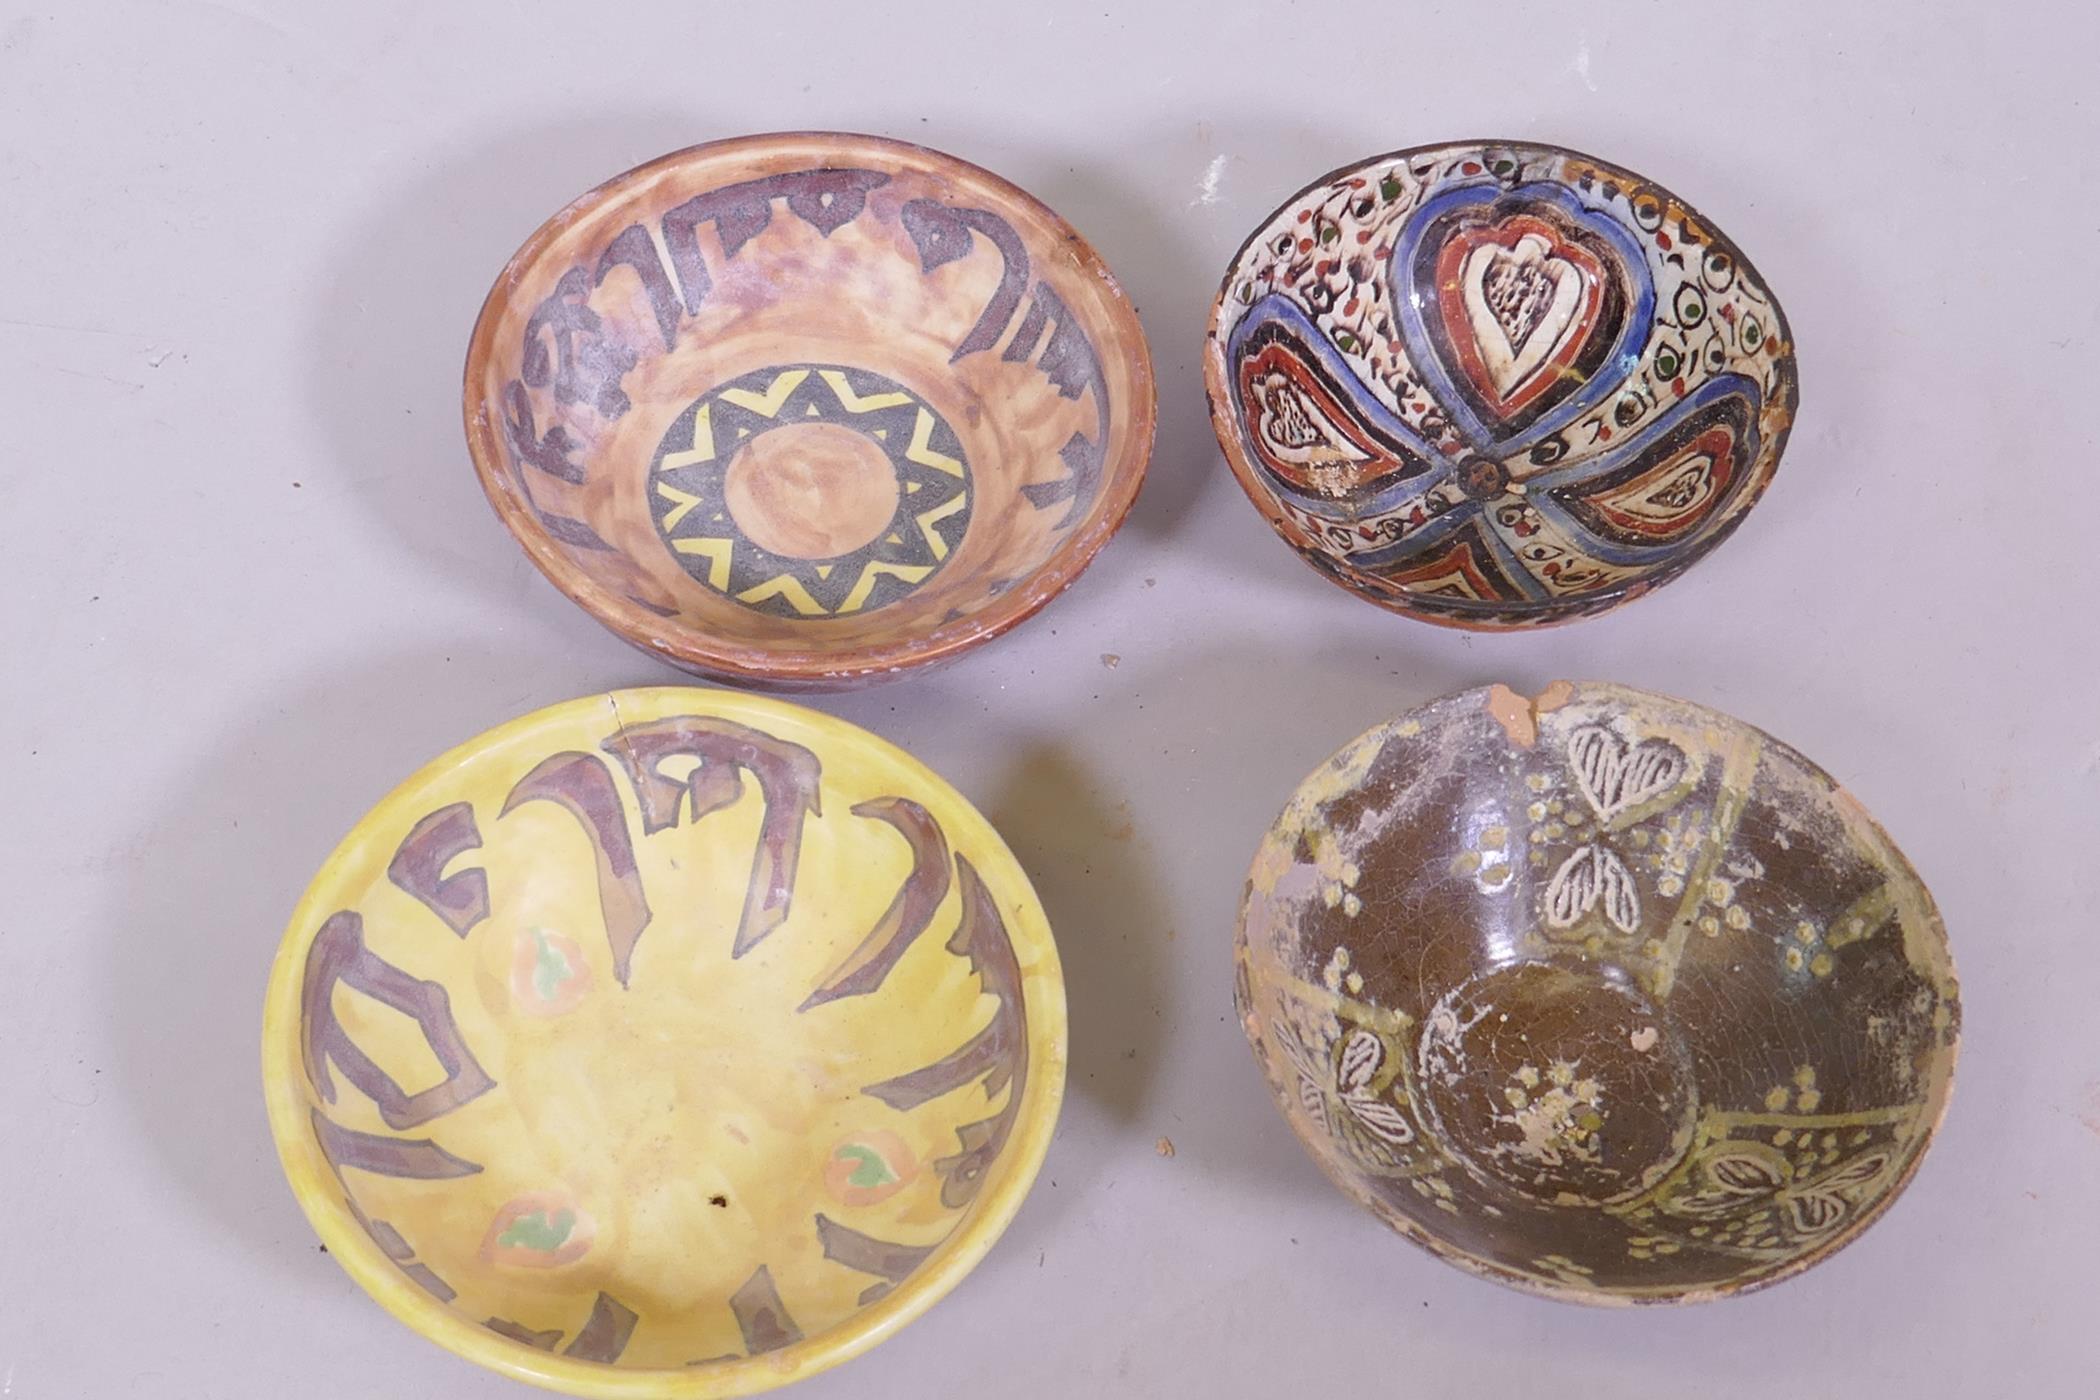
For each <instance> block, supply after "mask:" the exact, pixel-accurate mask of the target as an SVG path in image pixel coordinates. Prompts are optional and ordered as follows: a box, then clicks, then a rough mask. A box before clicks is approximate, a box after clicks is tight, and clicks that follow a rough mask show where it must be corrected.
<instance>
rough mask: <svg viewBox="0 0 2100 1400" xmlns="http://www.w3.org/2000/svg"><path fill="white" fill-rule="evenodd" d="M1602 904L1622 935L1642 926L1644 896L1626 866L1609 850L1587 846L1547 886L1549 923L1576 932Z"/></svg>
mask: <svg viewBox="0 0 2100 1400" xmlns="http://www.w3.org/2000/svg"><path fill="white" fill-rule="evenodd" d="M1600 903H1601V904H1602V905H1603V906H1604V917H1605V918H1607V919H1609V920H1611V922H1612V926H1613V927H1614V928H1616V929H1618V931H1619V932H1621V933H1625V934H1630V933H1632V932H1633V931H1634V930H1635V929H1638V928H1639V927H1640V926H1641V895H1640V891H1639V890H1638V889H1637V888H1635V886H1634V883H1633V872H1632V871H1631V870H1628V869H1627V868H1626V862H1625V861H1623V860H1620V859H1619V857H1618V855H1617V854H1616V853H1614V852H1613V851H1612V850H1611V849H1610V848H1609V847H1605V846H1584V847H1583V848H1582V849H1581V850H1579V851H1577V852H1576V853H1575V854H1574V855H1572V856H1569V857H1568V858H1567V859H1566V860H1564V861H1562V862H1561V863H1560V869H1558V870H1556V871H1554V872H1553V878H1552V879H1551V880H1549V881H1547V882H1546V922H1547V923H1549V924H1551V925H1552V926H1553V927H1554V928H1573V927H1574V926H1575V924H1576V922H1577V921H1578V920H1580V919H1581V918H1582V916H1583V915H1585V914H1587V913H1589V912H1590V910H1592V909H1594V908H1596V907H1597V906H1598V905H1599V904H1600Z"/></svg>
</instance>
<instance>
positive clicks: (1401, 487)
mask: <svg viewBox="0 0 2100 1400" xmlns="http://www.w3.org/2000/svg"><path fill="white" fill-rule="evenodd" d="M1203 370H1204V381H1205V384H1206V385H1207V387H1208V388H1209V391H1210V404H1211V421H1212V426H1213V427H1214V428H1215V429H1216V430H1217V434H1218V442H1219V443H1220V445H1222V446H1223V448H1224V449H1225V457H1226V460H1227V461H1229V462H1230V463H1231V464H1232V470H1233V473H1234V475H1236V476H1237V477H1238V478H1239V480H1240V485H1241V486H1243V487H1245V488H1246V491H1247V494H1248V496H1249V497H1250V498H1252V499H1253V501H1254V504H1255V506H1256V507H1257V508H1259V509H1260V511H1261V513H1262V514H1263V515H1264V516H1265V517H1267V518H1268V520H1269V522H1270V524H1272V525H1273V526H1275V528H1276V531H1277V533H1278V534H1280V535H1282V536H1283V537H1284V539H1285V540H1287V541H1289V543H1290V544H1291V545H1292V547H1293V548H1295V549H1296V550H1297V551H1298V552H1299V554H1300V555H1301V556H1303V557H1304V559H1305V560H1306V562H1308V563H1310V564H1311V565H1313V567H1315V568H1317V569H1318V570H1320V571H1321V572H1322V573H1324V574H1326V575H1327V576H1328V577H1329V578H1331V579H1333V580H1334V581H1335V582H1337V583H1339V584H1341V585H1342V586H1343V587H1344V588H1347V589H1349V590H1350V591H1351V592H1353V593H1355V594H1357V595H1358V596H1359V597H1363V598H1368V599H1370V600H1371V601H1372V602H1374V603H1377V604H1379V605H1381V606H1383V607H1387V608H1391V609H1393V610H1394V611H1396V612H1403V613H1407V614H1408V615H1410V616H1412V617H1419V618H1422V619H1423V620H1425V621H1428V622H1437V623H1444V624H1447V625H1450V626H1454V627H1467V628H1475V629H1480V630H1492V629H1504V628H1515V627H1538V626H1547V625H1551V624H1553V623H1557V622H1567V621H1570V620H1572V619H1574V618H1578V617H1586V616H1589V615H1591V614H1593V613H1600V612H1603V611H1605V610H1607V609H1609V608H1613V607H1616V606H1618V605H1619V604H1620V603H1623V602H1626V601H1627V600H1629V599H1631V598H1635V597H1638V596H1639V595H1641V594H1642V593H1645V592H1647V591H1648V590H1649V589H1651V588H1654V587H1656V586H1657V585H1659V584H1662V583H1665V582H1667V581H1668V580H1670V579H1672V578H1674V577H1676V576H1677V575H1678V574H1680V573H1682V572H1683V571H1684V570H1685V569H1687V568H1689V567H1690V566H1691V565H1692V564H1693V563H1694V562H1696V561H1697V560H1698V559H1700V558H1701V557H1702V556H1703V555H1705V553H1706V552H1707V551H1708V550H1709V549H1712V548H1713V547H1714V546H1715V545H1716V544H1718V543H1720V542H1721V540H1722V539H1723V538H1725V537H1726V536H1727V535H1728V533H1729V532H1730V531H1732V530H1733V529H1735V527H1736V526H1737V525H1738V524H1740V523H1741V522H1742V518H1743V516H1744V514H1745V513H1746V512H1747V511H1748V510H1749V509H1750V507H1751V506H1752V505H1753V504H1755V503H1756V501H1757V498H1758V496H1759V495H1760V494H1761V493H1762V492H1763V491H1764V489H1765V486H1766V484H1767V483H1768V482H1769V481H1770V480H1771V477H1772V472H1773V470H1774V469H1775V468H1776V467H1777V466H1778V465H1779V454H1780V451H1781V449H1782V448H1784V447H1785V445H1786V437H1787V430H1788V428H1789V427H1790V426H1791V425H1792V423H1793V421H1794V405H1795V402H1796V399H1797V397H1798V396H1797V394H1796V390H1795V374H1794V340H1793V335H1792V333H1791V332H1790V331H1789V330H1788V329H1787V323H1786V317H1785V316H1784V315H1783V314H1782V313H1781V312H1780V310H1779V303H1778V301H1777V300H1776V299H1775V298H1774V297H1773V296H1772V294H1771V292H1770V291H1769V290H1768V289H1767V288H1766V287H1765V284H1764V282H1763V280H1762V279H1761V278H1759V277H1758V275H1757V273H1756V271H1755V270H1754V269H1753V268H1752V267H1751V266H1750V264H1749V263H1748V262H1747V261H1745V260H1744V258H1743V255H1742V254H1741V253H1740V252H1738V251H1737V249H1736V247H1735V245H1734V244H1733V243H1731V242H1729V241H1728V239H1727V238H1725V237H1723V236H1722V234H1721V232H1720V230H1719V229H1717V228H1715V227H1714V226H1713V225H1712V224H1711V223H1709V222H1708V221H1707V220H1706V219H1705V218H1703V217H1701V216H1700V215H1699V214H1698V213H1696V212H1695V211H1693V210H1692V209H1691V208H1690V207H1689V206H1687V205H1686V204H1684V203H1683V202H1682V201H1681V200H1679V199H1678V198H1677V197H1676V196H1675V195H1673V194H1671V193H1670V192H1669V191H1667V190H1664V189H1662V188H1660V187H1659V186H1657V185H1655V184H1653V183H1651V182H1649V181H1647V180H1644V179H1642V178H1641V177H1640V176H1638V175H1635V174H1632V173H1631V172H1629V171H1625V170H1621V169H1618V168H1617V167H1615V166H1611V165H1606V164H1605V163H1603V162H1602V161H1598V160H1593V159H1591V158H1590V157H1588V156H1583V155H1577V154H1575V153H1574V152H1572V151H1564V150H1560V149H1558V148H1557V147H1553V146H1535V145H1528V144H1524V143H1521V142H1478V141H1474V142H1466V143H1463V144H1460V145H1455V146H1424V147H1418V148H1416V149H1414V150H1408V151H1397V152H1394V153H1393V154H1391V155H1384V156H1379V157H1377V158H1376V159H1374V160H1369V161H1366V162H1364V163H1363V164H1361V165H1355V166H1350V167H1348V168H1347V169H1343V170H1338V171H1335V172H1334V173H1333V174H1331V175H1325V176H1322V177H1321V178H1320V179H1319V180H1317V181H1315V182H1314V183H1313V184H1311V185H1309V186H1307V187H1306V188H1305V189H1304V190H1302V191H1300V192H1299V193H1298V194H1296V195H1294V196H1292V197H1291V199H1290V200H1289V201H1288V202H1287V203H1285V204H1284V206H1283V207H1282V208H1281V209H1279V210H1277V211H1276V213H1275V214H1274V215H1272V216H1271V217H1270V218H1269V219H1268V220H1267V221H1266V222H1265V223H1264V224H1263V225H1262V226H1261V227H1260V228H1259V229H1257V230H1256V231H1255V233H1254V235H1253V236H1252V237H1251V238H1249V239H1248V240H1247V242H1246V244H1245V245H1244V246H1243V247H1242V248H1241V249H1240V251H1239V254H1238V256H1237V257H1235V258H1234V259H1233V262H1232V266H1231V267H1230V268H1229V269H1228V270H1227V272H1226V274H1225V282H1224V285H1223V286H1222V287H1221V288H1220V289H1219V292H1218V300H1217V304H1216V306H1215V307H1214V308H1213V310H1212V312H1211V321H1210V334H1209V337H1208V339H1207V341H1206V343H1205V347H1204V357H1203Z"/></svg>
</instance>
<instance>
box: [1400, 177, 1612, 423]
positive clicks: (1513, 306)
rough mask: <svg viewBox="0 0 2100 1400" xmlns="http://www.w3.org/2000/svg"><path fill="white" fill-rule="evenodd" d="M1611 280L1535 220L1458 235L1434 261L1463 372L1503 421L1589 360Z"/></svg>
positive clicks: (1510, 219)
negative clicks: (1607, 286)
mask: <svg viewBox="0 0 2100 1400" xmlns="http://www.w3.org/2000/svg"><path fill="white" fill-rule="evenodd" d="M1606 277H1607V273H1606V270H1605V267H1604V264H1603V262H1602V261H1600V260H1599V258H1598V256H1597V255H1596V253H1594V252H1592V251H1591V250H1590V249H1588V248H1585V247H1583V246H1582V245H1581V244H1579V243H1576V242H1574V241H1573V240H1572V239H1570V238H1569V237H1568V236H1567V234H1566V233H1565V232H1563V231H1562V230H1561V229H1560V228H1559V227H1557V226H1556V225H1555V224H1553V223H1549V222H1548V221H1547V220H1545V219H1542V218H1539V217H1538V216H1536V215H1533V214H1527V213H1520V214H1511V215H1508V216H1506V217H1504V218H1502V219H1500V220H1498V221H1496V222H1494V223H1486V224H1473V225H1466V226H1461V227H1459V228H1458V229H1456V230H1455V231H1454V232H1453V233H1452V236H1451V237H1450V239H1449V240H1448V241H1446V242H1445V244H1444V246H1443V248H1442V249H1441V250H1440V251H1439V252H1438V254H1437V267H1436V286H1437V301H1438V310H1439V311H1440V312H1441V313H1442V318H1443V323H1444V326H1443V329H1444V334H1445V337H1446V338H1447V339H1448V340H1449V342H1450V345H1451V349H1452V352H1453V357H1454V358H1455V359H1456V360H1457V361H1458V367H1459V369H1460V370H1461V371H1462V372H1463V373H1464V375H1465V378H1466V379H1467V381H1468V382H1469V383H1470V384H1471V386H1472V388H1473V390H1474V392H1475V393H1476V394H1477V395H1478V396H1479V397H1480V399H1481V400H1482V401H1483V403H1484V404H1485V406H1486V407H1487V408H1488V410H1489V411H1490V412H1492V413H1493V414H1494V415H1495V416H1496V417H1498V418H1509V417H1511V416H1513V415H1515V414H1516V413H1518V412H1519V411H1521V410H1523V409H1524V408H1527V407H1529V406H1530V405H1531V404H1533V403H1534V402H1536V401H1537V400H1539V399H1541V398H1543V397H1546V396H1548V395H1549V394H1551V393H1552V391H1554V390H1555V389H1556V388H1559V389H1561V390H1562V391H1563V392H1564V391H1565V388H1566V383H1565V376H1568V375H1570V374H1577V375H1579V374H1580V373H1581V372H1582V371H1581V370H1579V369H1578V368H1577V367H1578V366H1582V365H1586V364H1587V363H1588V362H1589V361H1590V360H1591V359H1593V358H1595V357H1594V356H1586V355H1585V354H1584V353H1583V352H1584V350H1585V349H1587V348H1588V347H1589V345H1590V343H1591V342H1592V341H1593V340H1595V339H1596V338H1597V336H1598V333H1599V332H1600V331H1601V330H1604V329H1605V327H1604V326H1603V321H1604V320H1605V317H1604V315H1603V312H1604V310H1605V295H1604V294H1605V291H1606Z"/></svg>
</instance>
